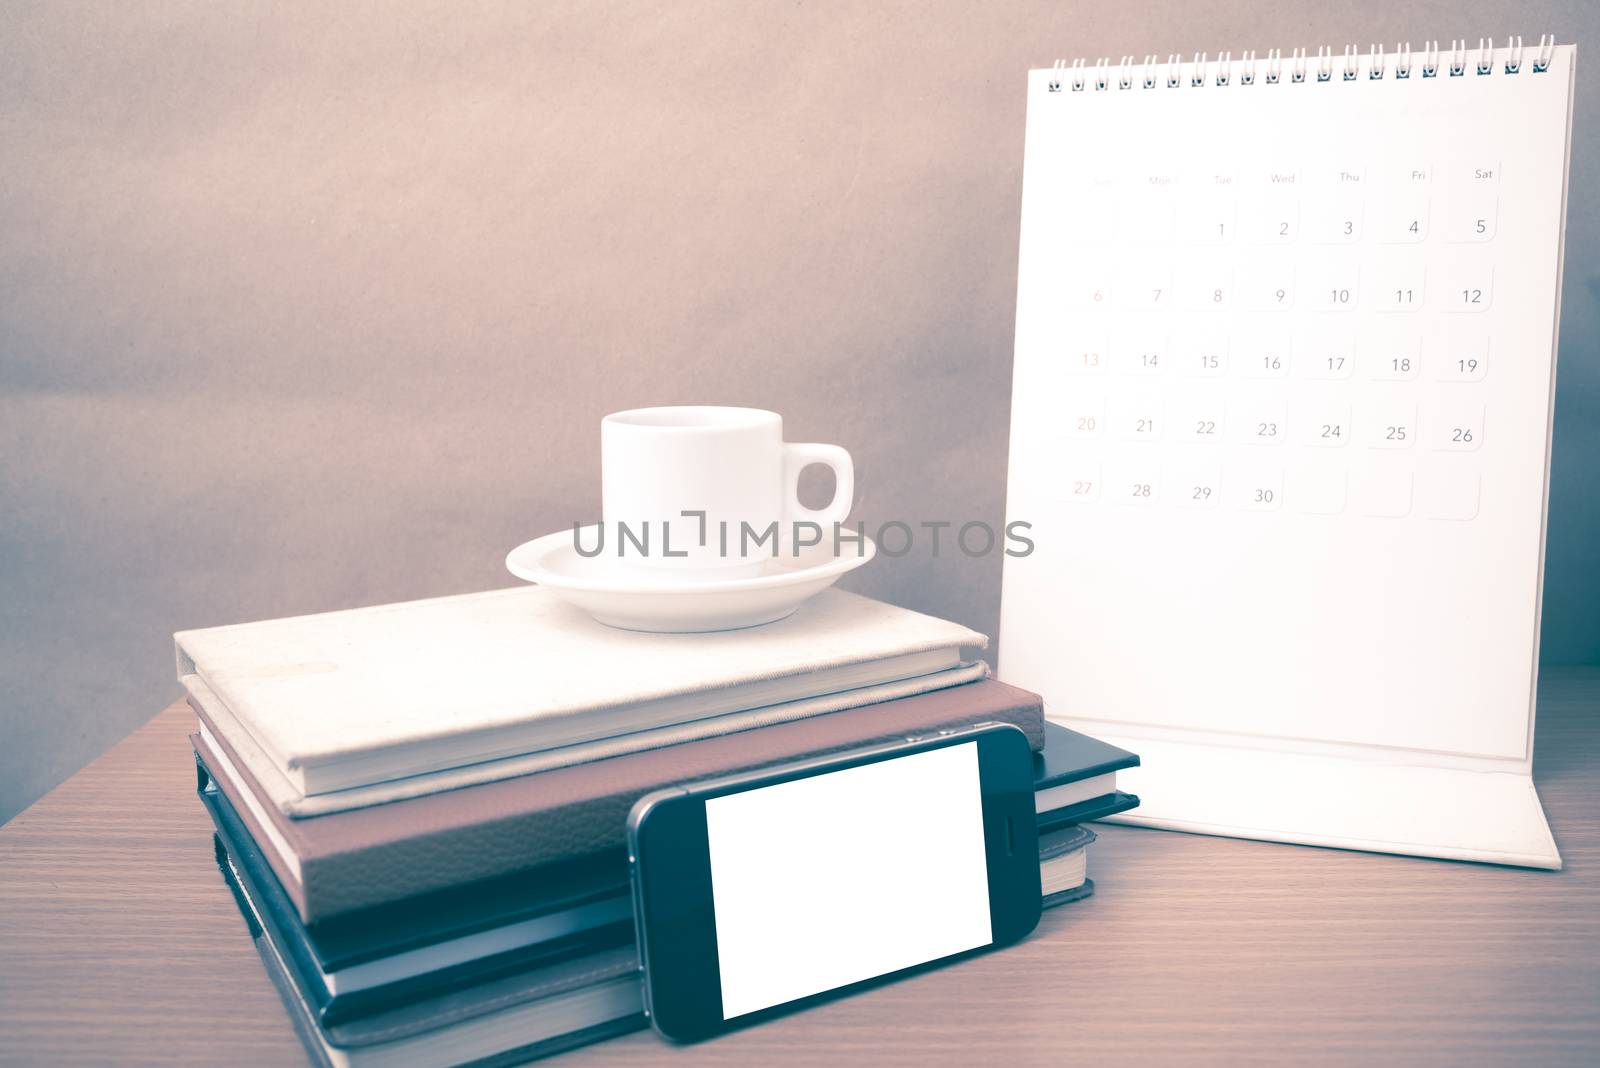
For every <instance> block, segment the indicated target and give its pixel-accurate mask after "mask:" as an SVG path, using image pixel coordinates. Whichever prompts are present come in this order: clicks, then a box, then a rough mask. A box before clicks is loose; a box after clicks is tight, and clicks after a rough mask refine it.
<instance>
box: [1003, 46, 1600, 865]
mask: <svg viewBox="0 0 1600 1068" xmlns="http://www.w3.org/2000/svg"><path fill="white" fill-rule="evenodd" d="M1575 58H1576V57H1575V53H1574V49H1573V48H1572V47H1571V46H1559V47H1558V46H1555V45H1554V44H1553V42H1552V41H1551V40H1550V39H1548V38H1546V39H1545V40H1543V41H1541V43H1540V45H1539V46H1538V47H1529V48H1526V49H1524V48H1523V46H1522V44H1521V42H1520V41H1513V42H1512V43H1511V44H1510V45H1509V46H1507V47H1495V46H1494V45H1493V44H1492V43H1491V42H1480V43H1479V44H1478V46H1477V47H1469V46H1467V45H1466V43H1464V42H1462V43H1457V44H1455V45H1453V46H1452V47H1450V48H1446V49H1440V48H1439V47H1438V46H1437V45H1430V46H1428V47H1427V48H1424V49H1421V50H1418V51H1416V52H1413V51H1411V50H1409V49H1406V48H1402V49H1400V50H1398V51H1396V52H1381V51H1378V50H1377V49H1373V50H1371V51H1367V52H1358V51H1357V50H1356V49H1354V48H1351V49H1347V50H1346V51H1345V52H1344V53H1343V54H1342V55H1341V54H1335V53H1334V52H1333V51H1332V50H1330V49H1322V50H1321V51H1320V52H1319V53H1318V54H1316V55H1308V54H1307V53H1306V52H1304V51H1297V52H1295V53H1293V54H1290V55H1283V54H1280V53H1278V52H1273V53H1271V54H1269V55H1266V56H1262V57H1257V56H1255V55H1253V54H1249V53H1246V54H1245V55H1244V56H1242V57H1230V56H1228V55H1226V54H1224V55H1223V56H1222V57H1221V58H1219V59H1207V58H1206V57H1204V56H1196V57H1193V58H1192V59H1187V60H1185V59H1181V58H1180V57H1172V58H1171V59H1170V60H1168V61H1167V62H1164V63H1163V62H1157V61H1156V59H1155V57H1151V58H1150V59H1148V60H1146V61H1145V62H1143V63H1139V62H1136V61H1134V60H1133V59H1131V58H1130V59H1126V60H1123V61H1122V62H1121V63H1120V64H1115V63H1111V62H1106V61H1101V62H1100V63H1099V64H1097V65H1092V66H1091V65H1086V64H1084V63H1083V62H1081V61H1080V62H1078V63H1075V64H1073V65H1070V66H1069V65H1066V64H1058V65H1057V67H1056V68H1055V69H1049V70H1035V71H1032V72H1031V73H1030V75H1029V82H1028V120H1027V154H1026V162H1025V169H1024V191H1023V206H1022V228H1021V235H1022V236H1021V250H1020V263H1019V277H1018V298H1017V328H1016V356H1015V368H1014V385H1013V398H1012V416H1011V419H1012V430H1011V464H1010V476H1009V487H1008V504H1007V511H1008V519H1009V520H1012V521H1017V520H1022V521H1027V522H1030V523H1031V524H1032V525H1033V537H1034V540H1035V543H1036V545H1037V549H1036V551H1035V552H1034V553H1033V555H1031V556H1029V557H1026V558H1016V559H1010V560H1008V561H1007V562H1006V570H1005V577H1004V593H1003V607H1002V619H1001V665H1000V668H1001V671H1000V674H1001V677H1002V678H1004V679H1006V680H1007V681H1009V682H1013V683H1016V684H1018V685H1022V686H1026V687H1029V688H1031V689H1035V690H1038V691H1039V692H1041V693H1042V694H1043V695H1044V696H1045V700H1046V709H1047V712H1048V714H1049V715H1050V716H1051V718H1053V719H1059V720H1062V721H1065V722H1067V723H1069V724H1071V725H1072V726H1074V727H1077V728H1080V729H1082V730H1085V731H1088V732H1090V733H1093V734H1097V735H1100V736H1102V737H1106V738H1107V739H1108V740H1111V741H1113V742H1116V743H1118V744H1122V745H1126V746H1128V747H1130V748H1133V749H1135V750H1137V751H1138V752H1140V753H1141V754H1142V756H1143V758H1144V767H1143V768H1142V769H1140V770H1139V771H1137V772H1135V773H1129V775H1130V777H1131V778H1132V779H1133V782H1134V785H1132V786H1131V787H1129V788H1130V789H1132V790H1135V791H1136V792H1138V793H1139V794H1140V795H1141V796H1142V798H1143V805H1142V807H1141V808H1140V809H1139V810H1138V812H1137V813H1135V814H1130V816H1129V820H1128V821H1129V822H1136V823H1144V824H1148V825H1154V826H1160V827H1169V828H1176V829H1182V830H1191V831H1200V832H1206V833H1215V834H1226V835H1235V836H1241V837H1255V838H1268V839H1277V840H1285V841H1295V842H1306V843H1314V844H1320V845H1332V846H1342V847H1346V848H1357V849H1370V850H1376V851H1385V852H1400V853H1413V854H1419V855H1427V856H1439V857H1451V858H1456V859H1469V860H1484V861H1493V862H1498V863H1507V864H1522V865H1529V866H1537V867H1559V865H1560V857H1559V855H1558V853H1557V851H1556V847H1555V843H1554V841H1553V840H1552V837H1551V835H1550V832H1549V830H1548V828H1547V826H1546V823H1545V820H1544V816H1543V812H1542V810H1541V809H1540V806H1539V801H1538V797H1537V795H1536V794H1535V792H1534V788H1533V783H1532V778H1531V772H1532V756H1533V754H1532V740H1533V696H1534V682H1535V676H1536V668H1537V663H1538V625H1539V598H1540V590H1541V581H1542V567H1543V541H1544V520H1545V496H1546V489H1547V473H1548V465H1549V445H1550V430H1551V403H1552V397H1553V390H1554V370H1555V340H1556V327H1557V321H1558V315H1559V300H1560V290H1561V284H1560V283H1561V246H1562V234H1563V227H1564V215H1565V205H1566V178H1567V155H1568V144H1569V136H1570V127H1571V120H1570V115H1571V100H1572V84H1573V66H1574V62H1575Z"/></svg>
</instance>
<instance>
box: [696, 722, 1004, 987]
mask: <svg viewBox="0 0 1600 1068" xmlns="http://www.w3.org/2000/svg"><path fill="white" fill-rule="evenodd" d="M706 831H707V835H708V838H709V845H710V852H711V897H712V904H713V906H714V909H715V912H716V927H717V957H718V959H719V962H720V964H721V973H722V1015H723V1018H724V1019H733V1018H734V1017H736V1016H743V1015H744V1014H745V1013H749V1012H756V1011H758V1010H760V1009H765V1008H770V1007H772V1006H774V1005H782V1004H783V1003H784V1002H787V1001H793V1000H794V999H796V998H802V997H806V996H808V995H811V994H817V993H820V992H822V991H824V990H832V989H834V988H836V987H840V986H844V985H846V984H849V983H854V982H859V981H860V980H863V979H870V978H873V977H874V976H878V975H883V974H885V973H887V972H892V971H896V970H898V969H901V968H909V967H911V966H912V965H915V964H924V963H927V962H928V961H932V960H938V959H939V958H940V957H945V956H949V955H950V954H952V953H959V952H962V951H963V950H968V949H975V948H977V947H978V946H986V945H988V944H989V943H990V942H992V941H993V940H994V935H993V933H992V931H991V929H990V926H989V874H988V867H987V864H986V861H985V853H984V846H983V795H982V790H981V787H980V786H979V782H978V744H977V743H976V742H966V743H964V744H960V745H952V746H946V747H943V748H940V749H932V750H928V751H927V752H923V753H913V754H911V755H909V756H903V757H896V758H894V759H891V760H884V761H879V762H878V763H874V764H863V765H861V766H859V767H854V768H848V769H846V770H844V771H834V772H829V773H828V774H826V775H817V776H813V777H811V778H806V779H796V780H794V781H793V782H786V783H779V784H777V785H774V786H763V787H761V788H760V789H756V790H750V791H748V792H746V793H739V794H730V795H727V796H724V797H715V798H712V799H710V800H708V801H707V802H706Z"/></svg>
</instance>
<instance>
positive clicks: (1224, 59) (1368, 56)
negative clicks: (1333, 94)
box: [1048, 33, 1556, 93]
mask: <svg viewBox="0 0 1600 1068" xmlns="http://www.w3.org/2000/svg"><path fill="white" fill-rule="evenodd" d="M1555 46H1556V39H1555V36H1554V35H1553V34H1548V33H1547V34H1545V35H1544V36H1542V37H1540V38H1539V47H1538V51H1537V52H1535V53H1534V55H1533V60H1532V63H1531V64H1530V69H1531V71H1532V73H1534V74H1542V73H1544V72H1545V71H1546V70H1548V69H1549V68H1550V59H1551V56H1552V54H1553V53H1554V51H1555ZM1523 58H1524V57H1523V45H1522V38H1521V37H1511V38H1509V39H1508V40H1507V42H1506V46H1505V47H1504V48H1496V47H1495V43H1494V38H1492V37H1480V38H1478V47H1477V48H1476V49H1472V48H1469V47H1468V44H1467V41H1466V40H1465V39H1462V40H1452V41H1451V42H1450V47H1449V48H1448V49H1441V48H1440V47H1439V42H1438V41H1428V42H1426V43H1425V44H1424V45H1423V46H1422V48H1421V49H1420V50H1418V51H1417V52H1416V53H1413V52H1412V51H1411V46H1410V45H1409V44H1399V45H1396V46H1395V50H1394V51H1393V52H1385V51H1384V50H1383V47H1382V46H1381V45H1377V44H1374V45H1372V46H1371V48H1369V49H1368V50H1367V52H1366V53H1365V54H1363V53H1362V52H1361V51H1360V49H1359V47H1358V46H1356V45H1353V44H1352V45H1346V46H1345V49H1344V53H1343V55H1342V56H1335V55H1334V52H1333V49H1332V48H1330V47H1328V46H1323V47H1321V48H1319V49H1317V54H1316V55H1315V56H1311V55H1310V54H1308V53H1307V51H1306V49H1304V48H1296V49H1294V50H1293V51H1292V52H1291V53H1290V54H1289V55H1287V56H1285V55H1284V54H1283V50H1282V49H1280V48H1274V49H1272V50H1271V51H1269V52H1267V53H1266V54H1265V55H1264V56H1260V57H1258V56H1257V54H1256V52H1255V51H1254V50H1251V51H1248V52H1242V53H1240V55H1239V58H1238V59H1235V58H1234V57H1233V53H1232V52H1222V53H1219V54H1218V55H1217V58H1216V59H1214V60H1213V59H1211V58H1210V56H1209V55H1208V54H1207V53H1205V52H1196V53H1195V54H1194V56H1193V58H1192V59H1188V60H1185V59H1184V58H1183V57H1182V56H1181V55H1178V54H1176V53H1174V54H1172V55H1169V56H1168V57H1167V59H1166V61H1165V62H1161V57H1160V56H1157V55H1147V56H1145V57H1144V63H1143V64H1142V65H1141V64H1138V63H1136V61H1135V57H1133V56H1123V57H1122V59H1121V61H1120V62H1118V63H1117V64H1116V65H1115V66H1113V65H1112V61H1111V60H1110V59H1109V58H1101V59H1098V60H1096V61H1095V62H1094V65H1093V66H1088V65H1087V64H1086V61H1085V60H1082V59H1075V60H1073V61H1072V62H1071V63H1070V64H1069V63H1068V62H1067V61H1066V60H1064V59H1058V60H1056V62H1055V65H1054V66H1053V67H1052V68H1051V77H1050V80H1049V82H1048V87H1049V90H1050V92H1052V93H1059V92H1064V91H1071V92H1074V93H1081V92H1085V91H1093V92H1108V91H1111V90H1113V89H1116V90H1124V89H1132V88H1134V87H1135V86H1137V87H1139V88H1142V89H1155V88H1157V87H1163V88H1167V89H1176V88H1178V87H1179V86H1182V85H1187V86H1190V87H1191V88H1196V89H1198V88H1200V87H1201V86H1204V85H1208V84H1215V85H1219V86H1225V85H1254V84H1255V83H1256V81H1257V80H1258V75H1259V80H1260V81H1262V82H1264V83H1266V84H1267V85H1274V84H1277V83H1278V82H1281V81H1285V80H1287V81H1289V82H1291V83H1299V82H1305V81H1308V80H1315V81H1318V82H1331V81H1334V80H1335V76H1336V75H1337V77H1338V80H1339V81H1346V82H1354V81H1361V80H1367V81H1382V80H1383V79H1384V78H1386V77H1392V78H1393V79H1394V80H1396V81H1404V80H1406V79H1408V78H1410V77H1411V74H1412V71H1413V70H1416V71H1417V73H1418V74H1419V75H1420V76H1421V77H1423V78H1436V77H1438V76H1439V74H1440V73H1441V71H1442V72H1443V73H1444V74H1445V75H1446V77H1450V78H1463V77H1467V76H1468V75H1469V72H1470V73H1471V74H1473V75H1477V76H1486V75H1490V74H1493V73H1494V72H1495V71H1496V70H1500V71H1502V72H1503V73H1505V74H1519V73H1521V71H1522V66H1523ZM1286 68H1287V72H1288V77H1287V79H1286V78H1285V77H1284V73H1285V69H1286ZM1363 74H1365V79H1363Z"/></svg>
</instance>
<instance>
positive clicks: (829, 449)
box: [783, 443, 856, 533]
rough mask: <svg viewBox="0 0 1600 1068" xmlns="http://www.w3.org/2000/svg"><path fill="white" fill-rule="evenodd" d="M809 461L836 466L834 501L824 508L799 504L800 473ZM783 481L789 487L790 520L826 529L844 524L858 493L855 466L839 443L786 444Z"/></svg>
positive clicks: (810, 462)
mask: <svg viewBox="0 0 1600 1068" xmlns="http://www.w3.org/2000/svg"><path fill="white" fill-rule="evenodd" d="M810 464H826V465H827V466H828V467H831V468H833V481H834V487H833V500H832V501H830V502H828V505H827V506H826V507H824V508H807V507H806V506H805V505H803V504H801V503H800V472H801V471H802V470H804V469H805V468H806V467H807V466H808V465H810ZM783 483H784V486H785V487H786V488H787V491H788V492H787V498H788V500H787V507H788V513H789V514H788V517H787V518H788V521H789V522H791V523H793V522H812V523H816V524H818V525H819V526H821V527H823V528H824V532H825V533H826V532H828V530H827V528H829V527H831V526H832V525H833V524H835V523H843V522H844V519H845V516H847V515H849V514H850V506H851V504H853V503H854V501H855V495H856V469H855V465H854V464H853V463H851V462H850V454H849V453H848V452H845V451H844V450H843V449H841V448H840V447H839V446H837V445H815V444H811V443H806V444H792V443H786V444H785V445H784V446H783Z"/></svg>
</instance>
